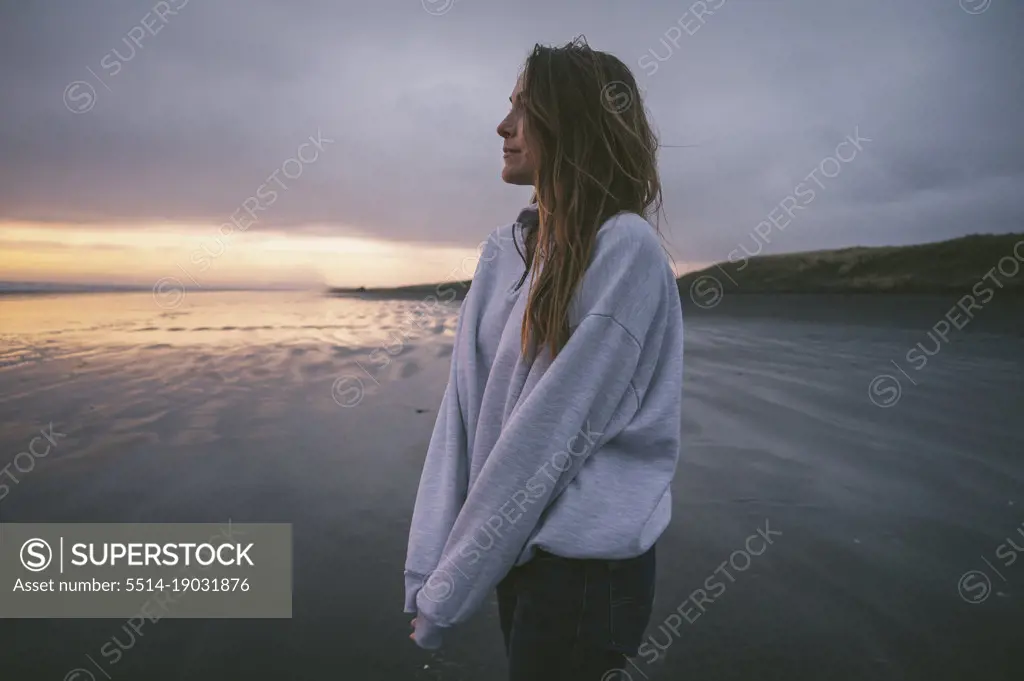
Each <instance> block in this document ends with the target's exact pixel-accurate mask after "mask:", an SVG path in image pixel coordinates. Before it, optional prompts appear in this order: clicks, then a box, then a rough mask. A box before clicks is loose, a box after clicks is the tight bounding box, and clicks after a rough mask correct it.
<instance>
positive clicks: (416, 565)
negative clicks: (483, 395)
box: [405, 314, 469, 613]
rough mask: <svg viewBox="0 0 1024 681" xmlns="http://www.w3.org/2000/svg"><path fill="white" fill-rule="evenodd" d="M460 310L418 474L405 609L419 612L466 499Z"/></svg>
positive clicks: (406, 579) (410, 539) (406, 572)
mask: <svg viewBox="0 0 1024 681" xmlns="http://www.w3.org/2000/svg"><path fill="white" fill-rule="evenodd" d="M461 329H462V315H461V314H460V315H459V321H458V324H457V326H456V332H455V343H454V345H453V348H452V361H451V369H450V371H449V376H448V385H447V387H446V388H445V391H444V397H443V398H442V399H441V406H440V407H439V408H438V412H437V420H436V421H435V422H434V430H433V433H432V434H431V436H430V444H429V445H428V446H427V454H426V457H425V460H424V463H423V472H422V474H421V476H420V483H419V489H418V491H417V493H416V504H415V507H414V508H413V514H412V524H411V526H410V528H409V544H408V551H407V553H406V559H405V612H408V613H414V612H416V595H417V593H418V592H419V590H420V589H421V588H423V585H424V583H425V581H426V580H427V577H428V576H429V574H430V573H431V572H432V571H433V570H434V568H436V567H437V564H438V562H439V561H440V559H441V552H442V550H443V549H444V544H445V542H446V541H447V540H448V535H449V533H450V532H451V529H452V525H453V524H454V523H455V519H456V517H457V516H458V514H459V509H460V508H461V507H462V504H463V502H464V501H465V499H466V487H467V486H468V479H469V471H468V462H467V460H466V458H467V457H466V428H465V424H464V423H463V420H462V409H461V406H460V404H459V395H458V388H457V384H456V379H455V376H456V374H455V371H456V358H457V351H458V345H459V336H460V333H461Z"/></svg>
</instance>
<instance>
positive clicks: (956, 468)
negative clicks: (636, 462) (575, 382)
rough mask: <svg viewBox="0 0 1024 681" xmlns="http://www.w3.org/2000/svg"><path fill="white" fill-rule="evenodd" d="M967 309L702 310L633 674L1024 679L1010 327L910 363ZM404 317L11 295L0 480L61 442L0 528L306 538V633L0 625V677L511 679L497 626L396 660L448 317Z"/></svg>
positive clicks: (408, 304) (212, 299)
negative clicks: (650, 611) (290, 530)
mask: <svg viewBox="0 0 1024 681" xmlns="http://www.w3.org/2000/svg"><path fill="white" fill-rule="evenodd" d="M955 302H956V301H955V299H954V300H947V299H945V298H942V297H940V298H905V299H904V298H901V299H895V298H888V299H881V298H868V297H861V298H856V299H850V298H838V297H833V298H830V297H803V296H780V297H774V298H773V297H760V296H733V297H727V298H726V299H725V300H724V301H723V302H722V303H721V304H720V305H718V306H716V307H715V308H714V309H707V310H704V309H697V308H693V307H692V306H690V307H688V309H687V312H686V322H685V323H686V343H687V345H686V379H685V380H686V382H685V390H684V405H683V439H684V449H683V453H682V458H681V462H680V466H679V470H678V473H677V476H676V482H675V485H674V494H675V503H674V518H673V522H672V524H671V525H670V527H669V529H668V531H667V532H666V534H665V535H664V536H663V538H662V540H661V542H660V544H659V553H658V570H659V574H658V585H657V598H656V605H655V614H654V618H653V620H652V623H651V626H650V628H649V630H648V636H649V639H648V641H647V643H646V644H645V645H646V647H645V648H644V649H643V650H644V651H645V652H646V654H644V655H641V656H640V657H638V658H636V660H635V661H634V662H635V665H634V666H630V667H629V668H627V669H626V670H625V672H626V673H625V674H623V675H621V678H622V679H627V678H628V679H632V681H640V680H641V679H645V678H650V679H685V678H702V679H748V678H757V679H786V680H790V681H792V680H802V679H808V680H810V679H814V680H815V681H817V680H819V679H829V680H830V681H831V680H840V679H850V680H857V681H862V680H864V679H871V680H872V681H881V680H887V679H893V680H896V679H900V680H903V679H922V680H924V679H928V680H935V679H964V680H967V679H986V680H989V679H1018V678H1021V675H1022V674H1024V634H1022V633H1021V632H1022V631H1024V598H1022V595H1024V556H1017V557H1016V560H1015V561H1014V562H1012V563H1010V564H1008V565H1007V561H1008V558H1007V556H1008V555H1011V554H1012V555H1014V556H1016V552H1014V551H1012V550H1008V549H1007V542H1008V540H1013V538H1015V537H1016V545H1017V546H1024V421H1022V418H1021V417H1022V405H1024V381H1022V378H1021V377H1022V370H1024V334H1022V333H1020V330H1019V326H1018V325H1019V323H1020V320H1021V319H1022V316H1021V314H1020V308H1019V307H1015V306H1013V305H1011V306H1009V307H1007V308H1005V309H1004V308H998V309H996V308H992V309H991V310H988V311H989V312H991V313H992V314H991V315H989V316H988V318H987V319H986V318H985V317H984V316H983V314H982V313H979V314H978V319H977V320H976V321H972V322H971V324H969V325H968V326H967V327H966V328H965V329H963V330H958V331H955V332H953V333H950V334H949V339H948V342H945V343H943V344H941V346H940V348H939V350H938V352H937V353H935V354H933V355H930V356H928V362H927V364H926V366H924V367H923V368H921V369H916V368H914V365H912V364H911V363H909V362H908V360H907V359H906V356H907V353H908V351H909V350H911V349H913V348H914V347H915V345H916V344H917V343H919V342H921V343H924V344H926V347H927V346H928V345H927V344H930V341H929V338H928V336H927V331H928V330H929V328H931V327H932V326H933V325H934V324H935V322H937V321H938V320H939V319H940V318H941V316H942V315H943V314H944V313H945V311H946V310H948V309H949V307H950V306H951V305H953V304H955ZM415 306H416V303H415V301H392V302H387V301H358V300H346V299H338V298H325V297H320V296H317V295H314V294H296V293H259V294H256V293H217V294H198V295H193V296H191V297H189V298H188V299H186V301H185V302H184V303H183V304H182V305H181V306H180V307H177V308H175V309H172V310H164V309H161V308H160V307H158V306H157V305H156V304H155V302H154V300H153V298H152V297H151V296H149V295H146V294H117V295H89V296H63V297H61V296H57V297H50V296H48V297H46V298H45V299H44V298H39V299H33V298H29V297H24V298H22V297H12V298H6V299H4V300H2V301H0V319H2V320H3V321H2V324H3V326H2V327H0V333H2V336H3V338H2V340H3V341H4V346H3V347H4V349H3V350H2V351H0V414H2V415H3V418H2V419H0V467H2V466H5V465H7V464H8V463H9V462H10V461H11V459H13V457H14V455H15V454H16V453H17V452H19V451H23V450H24V448H25V446H26V444H27V443H28V441H29V440H30V439H31V438H32V437H33V436H34V435H35V434H37V433H38V431H39V429H40V428H45V427H47V426H48V424H49V423H51V422H52V424H53V428H54V429H55V430H57V431H58V432H60V433H63V434H66V437H65V438H62V439H60V440H59V441H58V445H57V446H56V447H54V449H53V451H52V452H51V454H50V455H48V456H47V457H46V458H45V459H39V460H37V461H36V464H35V466H34V468H33V469H32V470H30V471H29V472H27V473H18V472H15V475H17V476H18V482H17V484H11V483H10V482H9V481H8V482H7V484H8V485H9V486H10V490H9V492H8V493H7V496H6V497H5V498H4V499H3V500H2V501H0V520H2V521H3V522H67V521H72V522H227V521H228V520H229V519H230V520H231V521H232V522H264V521H265V522H290V523H293V525H294V551H295V555H294V601H293V612H294V616H293V618H292V619H291V620H263V621H259V620H173V619H163V620H160V621H159V622H156V623H147V624H145V625H144V627H143V628H142V630H141V634H135V632H132V631H131V629H130V628H126V627H125V622H124V621H123V620H110V619H103V620H0V640H2V641H3V644H2V645H0V670H3V671H2V672H0V676H2V678H5V679H7V678H10V679H33V680H34V679H70V680H71V681H74V680H75V679H77V680H78V681H88V680H89V678H90V677H89V676H86V675H84V674H82V673H80V674H79V675H78V676H77V677H75V676H73V675H71V676H69V674H70V673H71V672H72V670H74V669H76V668H83V669H89V670H91V672H92V674H93V676H94V677H95V678H96V679H105V678H110V679H147V680H153V681H158V680H163V679H182V680H184V679H190V680H191V679H199V680H205V679H217V680H221V679H236V678H238V679H241V678H258V679H262V678H274V679H313V678H324V677H332V678H353V679H387V680H390V679H396V680H399V679H451V680H457V679H502V678H504V656H503V651H502V648H501V645H500V632H499V629H498V624H497V612H496V608H495V607H494V604H493V603H491V604H489V605H488V607H487V608H485V609H484V610H483V611H482V612H480V613H479V614H478V615H477V616H476V617H475V618H474V619H473V620H472V621H471V622H470V623H468V624H466V625H464V626H463V627H461V628H460V630H459V631H458V632H457V633H456V634H453V635H452V636H451V637H450V641H449V642H450V645H449V646H448V647H446V648H445V650H443V651H442V652H440V653H428V652H425V651H421V650H419V649H417V648H416V647H415V646H414V645H413V644H412V643H411V642H410V641H408V640H407V638H406V635H407V633H408V630H409V628H408V617H407V616H406V615H404V614H403V613H402V612H401V606H402V566H403V560H404V555H405V541H406V532H407V529H408V521H409V517H410V515H411V510H412V503H413V500H414V495H415V490H416V484H417V481H418V476H419V470H420V466H421V462H422V458H423V455H424V452H425V450H426V445H427V441H428V439H429V436H430V432H431V427H432V425H433V421H434V418H435V416H436V408H437V405H438V403H439V402H440V398H441V394H442V392H443V390H444V381H445V380H446V377H447V369H448V361H449V353H450V351H451V340H452V332H453V329H454V321H455V314H454V311H447V312H443V313H439V314H436V315H432V316H431V317H430V318H427V319H424V318H422V317H418V316H414V315H412V311H413V309H414V308H415ZM69 320H75V321H74V322H71V321H69ZM414 336H415V337H414ZM893 362H895V363H896V364H895V365H894V364H893ZM385 364H386V366H385ZM897 365H898V366H897ZM900 369H902V371H904V372H906V373H900ZM885 375H888V376H890V377H891V378H893V379H894V380H895V381H896V383H895V384H892V383H887V382H885V381H884V380H883V382H882V383H881V384H879V383H875V384H874V385H873V388H874V390H869V386H871V385H872V382H873V381H875V380H876V379H877V377H879V376H885ZM915 384H916V385H915ZM897 388H898V392H897ZM360 391H362V393H360ZM894 395H897V396H898V397H897V399H895V400H894V399H893V396H894ZM12 470H13V469H12ZM759 530H761V531H762V532H764V531H765V530H768V532H765V534H766V535H767V536H768V537H769V538H770V540H771V543H770V544H769V543H768V542H767V541H765V540H763V537H764V536H765V534H760V533H759ZM1018 530H1019V532H1018ZM750 537H755V539H753V540H750V539H748V538H750ZM757 537H762V539H757ZM1000 547H1002V551H1001V552H1000ZM1008 551H1009V553H1008ZM758 552H759V553H758ZM1021 553H1024V552H1021ZM723 563H724V565H723ZM968 573H973V574H971V575H969V576H968V577H967V578H965V579H963V580H962V578H964V575H966V574H968ZM986 580H987V581H986ZM719 585H720V586H719ZM111 642H115V645H116V646H117V647H118V648H119V649H120V650H121V652H122V655H121V656H120V658H119V659H118V660H117V661H116V662H113V661H112V660H111V659H110V658H109V657H106V656H104V655H103V654H101V652H100V651H101V649H103V647H104V646H107V645H108V644H110V643H111ZM107 650H110V648H109V646H108V647H107ZM90 658H91V659H90ZM93 664H98V665H99V669H98V668H97V667H96V666H93ZM595 681H599V680H596V679H595Z"/></svg>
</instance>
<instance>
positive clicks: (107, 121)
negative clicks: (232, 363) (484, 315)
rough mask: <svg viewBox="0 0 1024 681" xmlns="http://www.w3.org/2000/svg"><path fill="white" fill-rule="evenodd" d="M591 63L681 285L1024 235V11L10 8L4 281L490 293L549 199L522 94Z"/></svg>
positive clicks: (214, 3)
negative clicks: (640, 97)
mask: <svg viewBox="0 0 1024 681" xmlns="http://www.w3.org/2000/svg"><path fill="white" fill-rule="evenodd" d="M579 34H583V35H585V36H586V38H587V40H588V42H589V43H590V44H591V45H592V46H593V47H594V48H596V49H601V50H606V51H610V52H612V53H614V54H616V55H617V56H619V57H620V58H621V59H622V60H623V61H624V62H625V63H626V64H628V65H629V66H630V67H631V68H633V70H634V73H635V74H636V76H637V80H638V82H639V83H640V85H641V87H642V89H643V91H644V93H645V95H644V97H645V104H646V106H647V108H648V110H649V111H650V115H651V117H652V119H653V121H654V123H655V126H656V128H657V130H658V132H659V135H660V138H661V141H662V143H663V144H664V145H666V146H665V147H664V148H663V149H662V151H661V155H660V165H661V171H662V179H663V183H664V193H665V216H664V220H663V221H662V224H661V229H662V232H663V233H664V235H665V237H666V240H667V243H668V244H670V246H671V249H670V250H671V251H672V253H673V255H674V256H675V258H676V260H677V263H678V264H679V266H680V269H688V268H693V267H696V266H699V265H702V264H707V263H710V262H714V261H720V260H724V259H726V258H727V256H728V254H729V253H730V252H733V251H735V250H736V249H737V248H738V247H739V246H740V245H741V244H745V247H746V249H747V250H748V251H750V252H756V251H758V250H761V251H763V252H765V253H777V252H786V251H800V250H808V249H817V248H834V247H841V246H851V245H882V244H908V243H916V242H922V241H934V240H940V239H946V238H950V237H955V236H959V235H962V234H967V233H975V232H1009V231H1024V134H1022V129H1021V121H1024V106H1022V105H1024V93H1022V91H1021V82H1022V78H1021V75H1020V74H1021V66H1022V65H1024V46H1022V41H1021V40H1020V36H1021V35H1022V34H1024V3H1021V2H1019V0H959V1H958V0H898V1H893V0H813V1H812V0H706V1H705V2H696V3H694V2H692V0H684V1H683V2H668V1H665V0H635V1H633V2H622V1H621V0H578V1H577V0H520V1H517V2H495V1H494V0H456V1H455V2H452V0H422V1H421V0H375V1H374V2H371V1H370V0H363V1H362V2H350V1H347V0H341V1H339V0H288V1H285V0H276V1H274V0H166V1H165V2H155V1H154V0H145V1H143V0H102V1H101V0H96V1H94V2H72V1H71V0H64V1H57V0H33V1H32V2H5V3H3V4H2V9H0V54H2V56H3V59H0V92H2V93H3V109H2V110H3V113H2V115H0V280H15V281H76V282H100V281H104V282H112V283H122V284H123V283H132V284H139V285H147V284H148V285H152V283H153V282H154V281H155V280H157V279H159V278H161V277H165V276H169V277H178V278H180V279H183V280H186V281H187V278H189V277H191V278H193V280H194V281H196V282H197V283H202V284H204V285H211V286H212V285H218V284H258V285H285V284H289V285H290V284H295V285H322V284H324V283H328V284H337V285H360V284H365V285H388V284H404V283H420V282H428V281H442V280H448V279H453V278H468V276H469V275H470V274H471V273H472V269H471V268H468V269H469V271H465V270H466V269H467V266H466V264H465V263H466V257H467V256H472V255H473V254H474V253H475V252H476V246H477V245H478V244H479V243H480V241H481V240H483V239H485V238H486V236H487V234H488V233H489V232H490V231H491V230H492V229H493V228H494V227H496V226H498V225H500V224H503V223H507V222H511V221H512V220H513V219H514V218H515V216H516V213H517V211H518V209H519V208H520V207H521V206H522V205H523V204H524V203H525V202H526V201H527V200H528V198H529V192H528V190H525V189H524V188H521V187H510V186H507V185H504V184H503V183H502V182H501V180H500V177H499V171H500V167H501V140H500V138H499V137H498V136H497V134H496V133H495V126H496V124H497V123H498V121H499V120H500V119H501V118H502V117H503V116H504V115H505V113H506V111H507V107H508V95H509V93H510V91H511V89H512V87H513V85H514V81H515V78H516V74H517V72H518V69H519V67H520V65H521V64H522V62H523V60H524V58H525V57H526V55H527V54H528V53H529V51H530V49H531V48H532V46H533V45H534V43H537V42H540V43H545V44H560V43H564V42H566V41H568V40H570V39H571V38H573V37H574V36H576V35H579ZM848 137H849V138H851V139H859V140H861V141H859V142H858V143H857V145H851V144H849V143H847V144H846V145H844V146H842V147H840V148H839V149H838V150H837V147H839V145H840V143H842V142H843V141H844V140H846V139H847V138H848ZM311 140H312V141H311ZM688 145H693V146H688ZM837 155H838V156H840V157H841V160H835V159H836V157H837ZM830 157H831V158H832V160H829V158H830ZM289 159H291V160H289ZM296 159H300V160H296ZM815 169H817V170H815ZM812 172H814V173H815V174H814V175H813V177H811V178H810V179H808V176H809V175H810V174H811V173H812ZM801 184H802V185H803V186H804V187H805V189H806V188H810V189H813V191H814V192H815V193H814V198H813V199H812V200H810V201H808V200H807V198H806V196H807V194H806V191H805V193H804V194H803V196H804V198H803V199H801V203H802V204H804V205H802V206H801V208H800V209H799V210H797V211H795V212H793V213H792V219H791V220H788V219H787V220H785V221H784V222H782V223H780V222H779V221H778V217H779V216H780V215H782V214H783V213H782V212H781V211H779V209H778V206H779V204H780V202H782V201H784V200H785V199H786V197H787V196H792V195H794V192H795V191H796V190H797V188H799V187H800V186H801ZM271 193H272V194H273V199H272V200H271V199H270V196H271ZM257 196H261V197H262V198H259V199H257V198H256V197H257ZM247 201H248V202H249V203H247ZM256 205H260V207H259V209H253V207H254V206H256ZM246 206H248V207H249V208H250V211H249V213H248V214H247V213H246ZM232 216H235V218H236V220H238V219H239V218H241V222H240V223H239V222H236V224H242V225H245V227H244V229H233V228H224V227H221V225H224V224H225V223H229V224H230V221H231V219H232ZM769 216H774V217H775V218H776V225H771V223H770V222H767V220H768V219H769ZM759 223H761V224H762V226H761V227H760V228H758V227H757V226H758V224H759ZM779 224H782V225H783V226H782V227H781V228H780V227H779V226H778V225H779ZM232 230H233V231H232ZM757 231H760V232H761V236H758V234H757ZM224 232H227V235H226V236H225V235H223V233H224Z"/></svg>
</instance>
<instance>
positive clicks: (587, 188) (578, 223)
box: [519, 37, 662, 356]
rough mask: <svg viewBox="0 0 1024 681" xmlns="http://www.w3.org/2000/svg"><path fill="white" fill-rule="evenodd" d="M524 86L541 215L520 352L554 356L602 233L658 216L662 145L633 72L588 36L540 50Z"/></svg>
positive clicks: (532, 245)
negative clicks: (623, 221)
mask: <svg viewBox="0 0 1024 681" xmlns="http://www.w3.org/2000/svg"><path fill="white" fill-rule="evenodd" d="M521 85H522V87H521V91H520V94H519V99H520V101H521V102H522V104H523V107H524V122H523V130H524V134H525V137H526V140H527V144H528V146H529V149H530V153H531V155H532V157H533V158H534V160H535V163H536V166H537V175H536V181H535V185H534V188H535V192H534V202H535V203H536V204H537V209H538V215H539V224H538V225H537V228H535V229H531V230H529V231H527V232H526V238H525V246H526V254H525V255H523V261H524V263H525V265H526V271H525V272H524V274H523V279H521V280H520V285H521V284H522V282H523V281H524V280H525V278H526V276H527V274H529V273H530V272H532V273H533V275H534V276H533V279H532V282H531V286H530V291H529V297H528V301H527V306H526V313H525V315H524V317H523V327H522V350H523V353H524V354H526V353H528V352H530V350H531V346H532V345H533V344H536V346H537V347H540V346H542V345H547V346H548V347H549V348H550V350H551V354H552V356H555V355H557V354H558V352H559V351H560V350H561V349H562V347H564V346H565V343H566V342H568V340H569V326H568V313H569V305H570V303H571V301H572V298H573V295H574V294H575V292H576V289H577V287H578V286H579V284H580V281H581V280H582V279H583V275H584V273H585V272H586V269H587V265H588V264H589V262H590V257H591V254H592V251H593V248H594V244H595V241H596V236H597V231H598V229H599V228H600V226H601V224H602V223H603V222H605V221H606V220H607V219H608V218H610V217H612V216H614V215H616V214H618V213H621V212H624V211H628V212H631V213H637V214H639V215H642V216H644V217H645V218H648V219H650V218H651V217H652V216H654V215H655V214H656V213H658V212H659V211H660V210H661V201H662V197H661V181H660V178H659V176H658V166H657V159H656V155H657V148H658V141H657V138H656V136H655V134H654V131H653V129H652V126H651V124H650V122H649V121H648V119H647V113H646V111H645V109H644V106H643V102H642V101H641V99H640V94H639V91H638V89H637V84H636V80H635V78H634V77H633V74H632V73H631V72H630V70H629V68H628V67H627V66H626V65H625V64H623V63H622V61H621V60H619V59H618V58H617V57H615V56H613V55H610V54H608V53H605V52H599V51H597V50H593V49H591V48H590V46H589V45H587V43H586V40H585V39H584V38H582V37H580V38H577V39H575V40H573V41H571V42H569V43H567V44H566V45H564V46H561V47H546V46H542V45H536V46H535V47H534V49H533V52H532V53H531V54H530V56H529V57H528V58H527V60H526V63H525V65H524V67H523V73H522V83H521ZM521 255H522V254H521Z"/></svg>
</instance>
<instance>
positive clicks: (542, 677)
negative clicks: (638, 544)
mask: <svg viewBox="0 0 1024 681" xmlns="http://www.w3.org/2000/svg"><path fill="white" fill-rule="evenodd" d="M653 603H654V547H653V546H652V547H651V548H650V550H648V551H647V553H644V554H643V555H641V556H637V557H636V558H628V559H625V560H576V559H569V558H561V557H559V556H555V555H553V554H551V553H547V552H546V551H538V552H537V554H536V555H535V556H534V557H533V558H532V559H531V560H530V561H529V562H527V563H526V564H524V565H521V566H519V567H516V568H513V569H512V571H511V572H509V573H508V575H507V576H506V577H505V579H504V580H502V582H501V583H500V584H499V585H498V613H499V616H500V618H501V630H502V633H504V635H505V650H506V652H507V653H508V663H509V676H508V678H509V681H548V680H549V679H550V680H551V681H554V680H556V679H557V680H558V681H613V680H614V681H618V680H619V679H620V678H622V679H627V678H629V677H628V676H626V675H616V674H614V673H611V672H613V670H615V669H626V670H627V672H628V669H629V668H630V667H631V665H630V663H629V662H627V661H626V657H627V656H629V657H633V656H635V655H636V654H637V648H638V647H639V646H640V643H641V642H642V640H643V635H644V630H645V629H646V628H647V623H648V621H649V620H650V617H651V608H652V606H653Z"/></svg>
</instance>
